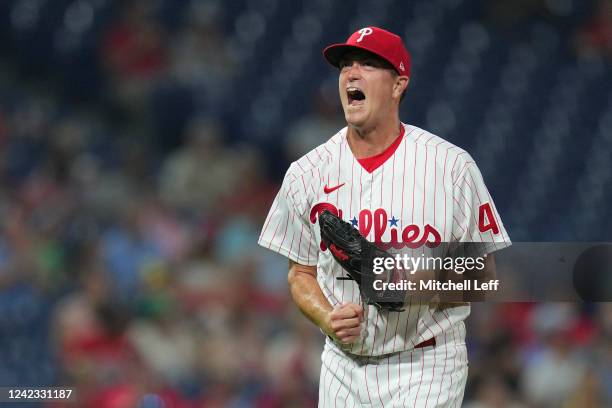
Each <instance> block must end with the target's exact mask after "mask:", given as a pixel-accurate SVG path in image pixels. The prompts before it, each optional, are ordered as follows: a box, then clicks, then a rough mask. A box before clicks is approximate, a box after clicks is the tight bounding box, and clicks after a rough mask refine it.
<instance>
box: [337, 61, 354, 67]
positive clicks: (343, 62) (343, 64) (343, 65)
mask: <svg viewBox="0 0 612 408" xmlns="http://www.w3.org/2000/svg"><path fill="white" fill-rule="evenodd" d="M350 65H351V64H350V63H349V62H348V61H340V63H339V64H338V66H339V67H340V69H342V68H346V67H348V66H350Z"/></svg>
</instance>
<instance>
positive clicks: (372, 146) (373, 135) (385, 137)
mask: <svg viewBox="0 0 612 408" xmlns="http://www.w3.org/2000/svg"><path fill="white" fill-rule="evenodd" d="M399 133H400V121H399V119H395V120H391V121H388V122H386V123H384V124H380V125H378V126H375V127H372V128H369V129H364V128H359V129H358V128H356V127H353V126H351V125H348V131H347V140H348V143H349V146H350V148H351V151H352V152H353V155H354V156H355V157H356V158H357V159H363V158H365V157H371V156H375V155H377V154H380V153H382V152H384V151H385V150H386V149H387V148H388V147H389V146H391V144H393V142H394V141H395V139H396V138H397V136H398V135H399Z"/></svg>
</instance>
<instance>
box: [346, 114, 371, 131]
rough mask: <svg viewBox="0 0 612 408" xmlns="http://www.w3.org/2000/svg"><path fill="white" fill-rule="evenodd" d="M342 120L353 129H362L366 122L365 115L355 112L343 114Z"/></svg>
mask: <svg viewBox="0 0 612 408" xmlns="http://www.w3.org/2000/svg"><path fill="white" fill-rule="evenodd" d="M344 119H345V120H346V123H348V124H349V125H350V126H352V127H355V128H360V127H362V126H363V125H364V124H365V122H366V118H365V115H363V114H361V113H356V112H345V114H344Z"/></svg>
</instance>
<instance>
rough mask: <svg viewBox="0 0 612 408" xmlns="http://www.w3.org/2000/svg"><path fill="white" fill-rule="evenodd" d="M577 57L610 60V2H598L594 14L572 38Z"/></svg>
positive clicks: (602, 0)
mask: <svg viewBox="0 0 612 408" xmlns="http://www.w3.org/2000/svg"><path fill="white" fill-rule="evenodd" d="M574 46H575V48H576V52H577V53H578V55H579V56H592V55H601V56H603V57H606V58H612V0H598V1H597V5H596V9H595V13H594V15H593V16H592V17H591V19H590V20H589V21H588V22H587V23H586V24H585V26H584V27H582V29H580V30H579V31H578V33H577V34H576V35H575V37H574Z"/></svg>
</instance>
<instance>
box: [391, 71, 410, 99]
mask: <svg viewBox="0 0 612 408" xmlns="http://www.w3.org/2000/svg"><path fill="white" fill-rule="evenodd" d="M409 82H410V78H409V77H407V76H398V77H397V78H396V79H395V85H393V96H394V97H397V98H399V97H400V96H402V94H403V93H404V91H405V90H406V88H408V83H409Z"/></svg>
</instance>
